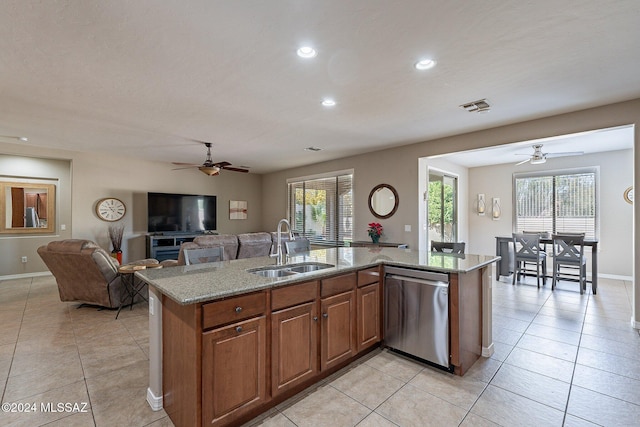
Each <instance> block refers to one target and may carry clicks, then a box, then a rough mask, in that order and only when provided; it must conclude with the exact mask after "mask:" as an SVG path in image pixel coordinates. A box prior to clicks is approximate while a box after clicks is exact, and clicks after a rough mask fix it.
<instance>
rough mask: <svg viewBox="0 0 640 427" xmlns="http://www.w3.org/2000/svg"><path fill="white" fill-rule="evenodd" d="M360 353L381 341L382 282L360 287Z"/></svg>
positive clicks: (358, 294)
mask: <svg viewBox="0 0 640 427" xmlns="http://www.w3.org/2000/svg"><path fill="white" fill-rule="evenodd" d="M357 299H358V302H357V310H358V325H357V328H358V331H357V332H358V334H357V338H358V353H360V352H361V351H362V350H365V349H367V348H369V347H371V346H372V345H375V344H377V343H379V342H380V330H381V326H380V283H377V282H376V283H373V284H371V285H366V286H363V287H361V288H358V291H357Z"/></svg>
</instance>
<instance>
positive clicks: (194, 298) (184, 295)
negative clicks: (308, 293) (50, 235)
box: [135, 247, 500, 305]
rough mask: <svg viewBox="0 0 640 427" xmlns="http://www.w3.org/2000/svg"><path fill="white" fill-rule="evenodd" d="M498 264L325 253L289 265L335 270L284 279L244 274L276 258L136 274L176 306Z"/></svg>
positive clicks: (386, 253) (446, 257)
mask: <svg viewBox="0 0 640 427" xmlns="http://www.w3.org/2000/svg"><path fill="white" fill-rule="evenodd" d="M499 259H500V257H497V256H491V255H473V254H466V255H452V254H442V253H435V252H428V251H416V250H412V249H398V248H378V247H371V248H329V249H317V250H312V251H310V252H306V253H304V254H298V255H295V256H291V257H289V260H288V262H287V264H297V263H303V262H319V263H325V264H331V265H334V267H331V268H326V269H323V270H318V271H314V272H309V273H301V274H296V275H292V276H286V277H278V278H268V277H262V276H259V275H257V274H253V273H249V272H247V271H246V270H247V269H253V268H259V267H265V266H269V265H275V258H270V257H257V258H246V259H239V260H233V261H222V262H214V263H208V264H196V265H183V266H176V267H168V268H160V269H153V270H141V271H138V272H136V273H135V274H136V276H137V277H138V278H140V279H142V280H144V281H145V282H147V283H148V284H149V285H151V286H153V287H155V288H156V289H158V290H159V291H160V292H161V293H163V294H164V295H166V296H168V297H169V298H171V299H173V300H174V301H176V302H177V303H179V304H182V305H187V304H194V303H198V302H205V301H211V300H214V299H219V298H224V297H229V296H233V295H239V294H244V293H248V292H253V291H258V290H262V289H268V288H273V287H277V286H282V285H288V284H292V283H301V282H306V281H309V280H315V279H320V278H322V277H325V276H330V275H335V274H339V273H348V272H350V271H357V270H361V269H363V268H368V267H375V266H377V265H379V264H384V265H393V266H398V267H407V268H414V269H419V270H428V271H437V272H444V273H466V272H469V271H472V270H475V269H478V268H481V267H484V266H486V265H489V264H491V263H492V262H495V261H497V260H499Z"/></svg>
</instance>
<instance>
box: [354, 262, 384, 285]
mask: <svg viewBox="0 0 640 427" xmlns="http://www.w3.org/2000/svg"><path fill="white" fill-rule="evenodd" d="M379 281H380V269H379V268H378V267H373V268H367V269H366V270H362V271H358V287H360V286H365V285H370V284H371V283H376V282H379Z"/></svg>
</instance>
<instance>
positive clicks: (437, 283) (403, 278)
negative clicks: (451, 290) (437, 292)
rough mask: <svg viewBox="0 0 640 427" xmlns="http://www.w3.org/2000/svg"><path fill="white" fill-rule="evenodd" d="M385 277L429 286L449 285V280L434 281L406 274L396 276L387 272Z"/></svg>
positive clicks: (446, 286)
mask: <svg viewBox="0 0 640 427" xmlns="http://www.w3.org/2000/svg"><path fill="white" fill-rule="evenodd" d="M385 278H387V279H395V280H403V281H408V282H411V283H420V284H421V285H429V286H440V287H445V288H448V287H449V282H443V281H436V280H425V279H416V278H414V277H407V276H398V275H395V274H387V275H386V276H385Z"/></svg>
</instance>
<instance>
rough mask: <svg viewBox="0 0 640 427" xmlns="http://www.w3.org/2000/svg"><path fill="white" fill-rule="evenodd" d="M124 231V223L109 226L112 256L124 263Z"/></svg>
mask: <svg viewBox="0 0 640 427" xmlns="http://www.w3.org/2000/svg"><path fill="white" fill-rule="evenodd" d="M123 233H124V225H110V226H109V240H111V246H112V247H113V250H112V251H111V256H112V257H114V258H115V259H117V260H118V263H120V264H122V234H123Z"/></svg>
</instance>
